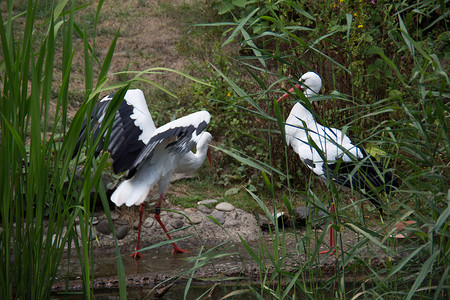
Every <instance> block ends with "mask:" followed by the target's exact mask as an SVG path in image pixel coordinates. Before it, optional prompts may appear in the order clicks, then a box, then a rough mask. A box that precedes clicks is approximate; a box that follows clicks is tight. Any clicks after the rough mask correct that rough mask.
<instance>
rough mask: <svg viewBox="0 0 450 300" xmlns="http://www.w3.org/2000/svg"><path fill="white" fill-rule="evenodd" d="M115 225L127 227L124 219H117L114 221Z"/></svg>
mask: <svg viewBox="0 0 450 300" xmlns="http://www.w3.org/2000/svg"><path fill="white" fill-rule="evenodd" d="M115 223H116V224H118V225H128V222H127V221H125V220H124V219H120V218H119V219H117V220H116V221H115Z"/></svg>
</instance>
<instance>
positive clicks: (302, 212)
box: [294, 206, 327, 227]
mask: <svg viewBox="0 0 450 300" xmlns="http://www.w3.org/2000/svg"><path fill="white" fill-rule="evenodd" d="M326 216H327V214H326V213H324V212H323V211H321V210H319V209H318V208H312V207H305V206H299V207H296V208H295V209H294V220H295V223H296V224H297V226H305V225H306V222H308V221H310V222H311V224H312V225H313V226H317V227H321V226H322V225H324V223H325V221H326Z"/></svg>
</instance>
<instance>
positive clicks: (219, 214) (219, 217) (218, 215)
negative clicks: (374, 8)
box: [210, 210, 227, 225]
mask: <svg viewBox="0 0 450 300" xmlns="http://www.w3.org/2000/svg"><path fill="white" fill-rule="evenodd" d="M210 216H211V217H213V218H214V219H216V221H217V222H219V224H220V225H223V224H224V223H225V219H226V217H227V216H226V215H225V213H224V212H223V211H218V210H215V211H213V212H212V213H211V215H210Z"/></svg>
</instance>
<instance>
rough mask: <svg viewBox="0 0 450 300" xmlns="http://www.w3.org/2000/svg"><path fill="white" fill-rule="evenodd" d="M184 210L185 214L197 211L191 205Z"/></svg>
mask: <svg viewBox="0 0 450 300" xmlns="http://www.w3.org/2000/svg"><path fill="white" fill-rule="evenodd" d="M184 212H185V213H187V214H195V213H196V212H197V209H195V208H193V207H188V208H186V209H185V210H184Z"/></svg>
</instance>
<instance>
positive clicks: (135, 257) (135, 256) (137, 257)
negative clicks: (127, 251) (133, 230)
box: [130, 203, 144, 259]
mask: <svg viewBox="0 0 450 300" xmlns="http://www.w3.org/2000/svg"><path fill="white" fill-rule="evenodd" d="M143 213H144V203H142V204H141V206H140V207H139V226H138V236H137V242H136V251H135V252H134V253H133V254H131V255H130V256H131V257H132V258H134V259H139V258H141V257H142V256H143V254H141V253H139V240H140V239H141V223H142V214H143Z"/></svg>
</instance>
